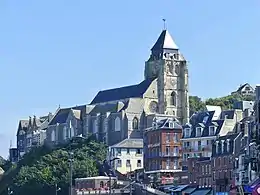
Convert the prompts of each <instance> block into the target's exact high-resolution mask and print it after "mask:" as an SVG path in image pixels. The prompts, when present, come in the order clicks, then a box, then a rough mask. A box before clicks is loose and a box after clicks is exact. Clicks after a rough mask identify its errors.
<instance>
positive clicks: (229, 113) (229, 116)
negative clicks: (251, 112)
mask: <svg viewBox="0 0 260 195" xmlns="http://www.w3.org/2000/svg"><path fill="white" fill-rule="evenodd" d="M234 115H235V110H224V111H222V112H221V114H220V118H221V119H225V116H226V117H227V119H233V118H234Z"/></svg>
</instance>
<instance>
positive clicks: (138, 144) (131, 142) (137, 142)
mask: <svg viewBox="0 0 260 195" xmlns="http://www.w3.org/2000/svg"><path fill="white" fill-rule="evenodd" d="M112 148H143V139H124V140H123V141H121V142H119V143H117V144H115V145H113V146H112Z"/></svg>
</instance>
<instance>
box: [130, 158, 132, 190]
mask: <svg viewBox="0 0 260 195" xmlns="http://www.w3.org/2000/svg"><path fill="white" fill-rule="evenodd" d="M130 195H132V164H131V162H130Z"/></svg>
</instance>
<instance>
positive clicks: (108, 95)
mask: <svg viewBox="0 0 260 195" xmlns="http://www.w3.org/2000/svg"><path fill="white" fill-rule="evenodd" d="M152 81H153V80H151V79H146V80H144V81H142V82H141V83H139V84H137V85H130V86H126V87H121V88H115V89H108V90H104V91H99V92H98V94H97V95H96V97H95V98H94V99H93V100H92V102H91V103H90V104H97V103H102V102H109V101H115V100H122V99H126V98H133V97H142V96H143V94H144V93H145V92H146V90H147V89H148V87H149V86H150V85H151V83H152Z"/></svg>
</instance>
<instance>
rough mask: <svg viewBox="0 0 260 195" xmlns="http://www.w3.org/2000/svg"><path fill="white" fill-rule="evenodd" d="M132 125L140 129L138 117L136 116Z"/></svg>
mask: <svg viewBox="0 0 260 195" xmlns="http://www.w3.org/2000/svg"><path fill="white" fill-rule="evenodd" d="M132 126H133V129H135V130H137V129H138V118H136V117H134V119H133V125H132Z"/></svg>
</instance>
